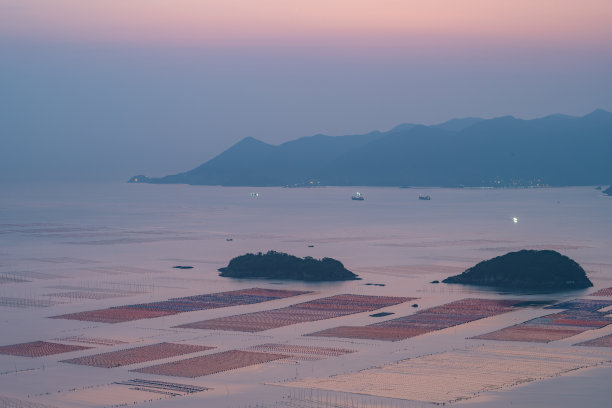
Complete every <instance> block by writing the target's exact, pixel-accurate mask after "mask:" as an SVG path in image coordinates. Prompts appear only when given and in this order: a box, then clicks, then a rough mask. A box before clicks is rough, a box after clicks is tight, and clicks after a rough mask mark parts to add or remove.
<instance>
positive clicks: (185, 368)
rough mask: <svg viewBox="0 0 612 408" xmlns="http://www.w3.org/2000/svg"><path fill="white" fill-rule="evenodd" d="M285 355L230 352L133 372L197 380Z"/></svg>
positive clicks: (277, 358)
mask: <svg viewBox="0 0 612 408" xmlns="http://www.w3.org/2000/svg"><path fill="white" fill-rule="evenodd" d="M286 357H287V355H285V354H273V353H260V352H255V351H240V350H230V351H224V352H221V353H215V354H208V355H205V356H201V357H194V358H189V359H186V360H180V361H175V362H172V363H166V364H159V365H155V366H151V367H145V368H141V369H138V370H132V371H135V372H138V373H146V374H157V375H167V376H173V377H188V378H195V377H201V376H204V375H211V374H216V373H220V372H223V371H229V370H234V369H237V368H242V367H248V366H252V365H257V364H262V363H266V362H268V361H274V360H279V359H282V358H286Z"/></svg>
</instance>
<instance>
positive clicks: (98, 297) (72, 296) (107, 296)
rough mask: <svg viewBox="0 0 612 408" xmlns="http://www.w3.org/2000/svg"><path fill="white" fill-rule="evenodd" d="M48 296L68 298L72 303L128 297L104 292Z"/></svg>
mask: <svg viewBox="0 0 612 408" xmlns="http://www.w3.org/2000/svg"><path fill="white" fill-rule="evenodd" d="M46 296H50V297H59V298H66V299H68V300H70V301H75V300H82V299H89V300H102V299H112V298H117V297H126V296H130V295H126V294H124V293H103V292H88V291H73V292H58V293H49V294H47V295H46Z"/></svg>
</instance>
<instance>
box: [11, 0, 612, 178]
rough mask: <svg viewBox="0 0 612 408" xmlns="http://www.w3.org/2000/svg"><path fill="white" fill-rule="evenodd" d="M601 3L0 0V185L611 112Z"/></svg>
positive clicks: (610, 14) (606, 7) (611, 29)
mask: <svg viewBox="0 0 612 408" xmlns="http://www.w3.org/2000/svg"><path fill="white" fill-rule="evenodd" d="M611 21H612V1H611V0H289V1H288V0H87V1H85V0H0V182H7V181H9V180H19V181H28V180H33V179H39V180H46V179H57V180H71V179H85V180H87V179H109V180H112V179H117V180H124V179H127V178H129V177H130V176H132V175H134V174H137V173H144V174H148V175H153V176H161V175H165V174H168V173H176V172H179V171H184V170H189V169H191V168H193V167H195V166H196V165H198V164H200V163H202V162H204V161H206V160H208V159H210V158H211V157H213V156H215V155H217V154H218V153H220V152H221V151H222V150H224V149H226V148H227V147H229V146H231V145H232V144H234V143H235V142H237V141H238V140H240V139H242V138H243V137H245V136H253V137H256V138H258V139H261V140H263V141H266V142H269V143H274V144H277V143H280V142H283V141H287V140H291V139H295V138H297V137H299V136H307V135H312V134H316V133H325V134H330V135H340V134H349V133H365V132H368V131H371V130H375V129H380V130H387V129H389V128H391V127H393V126H395V125H397V124H399V123H402V122H414V123H425V124H430V123H436V122H442V121H445V120H447V119H450V118H453V117H465V116H480V117H493V116H501V115H514V116H518V117H522V118H533V117H538V116H544V115H547V114H551V113H567V114H574V115H583V114H586V113H588V112H590V111H592V110H594V109H595V108H604V109H607V110H612V75H611V74H610V73H611V72H612V24H611V23H610V22H611Z"/></svg>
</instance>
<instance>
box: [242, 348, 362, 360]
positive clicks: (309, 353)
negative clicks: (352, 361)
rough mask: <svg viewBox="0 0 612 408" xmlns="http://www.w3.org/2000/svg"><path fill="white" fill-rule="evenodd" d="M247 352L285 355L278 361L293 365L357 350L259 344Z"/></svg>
mask: <svg viewBox="0 0 612 408" xmlns="http://www.w3.org/2000/svg"><path fill="white" fill-rule="evenodd" d="M248 350H249V351H259V352H263V353H273V354H286V355H287V356H288V358H287V359H283V360H278V361H281V362H283V361H287V362H290V363H294V362H295V361H306V360H324V359H326V358H328V357H337V356H341V355H344V354H349V353H355V352H356V351H357V350H348V349H342V348H333V347H318V346H301V345H292V344H273V343H267V344H261V345H259V346H253V347H250V348H249V349H248Z"/></svg>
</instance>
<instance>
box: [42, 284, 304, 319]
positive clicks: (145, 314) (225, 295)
mask: <svg viewBox="0 0 612 408" xmlns="http://www.w3.org/2000/svg"><path fill="white" fill-rule="evenodd" d="M306 293H310V292H305V291H297V290H280V289H262V288H251V289H241V290H234V291H229V292H218V293H210V294H204V295H195V296H187V297H183V298H174V299H169V300H165V301H160V302H152V303H141V304H136V305H127V306H118V307H111V308H108V309H100V310H91V311H87V312H78V313H70V314H65V315H61V316H53V317H52V318H53V319H71V320H82V321H88V322H98V323H121V322H129V321H133V320H140V319H152V318H155V317H162V316H170V315H174V314H178V313H184V312H192V311H197V310H207V309H217V308H222V307H229V306H238V305H249V304H254V303H261V302H267V301H270V300H275V299H283V298H288V297H293V296H298V295H302V294H306Z"/></svg>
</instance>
